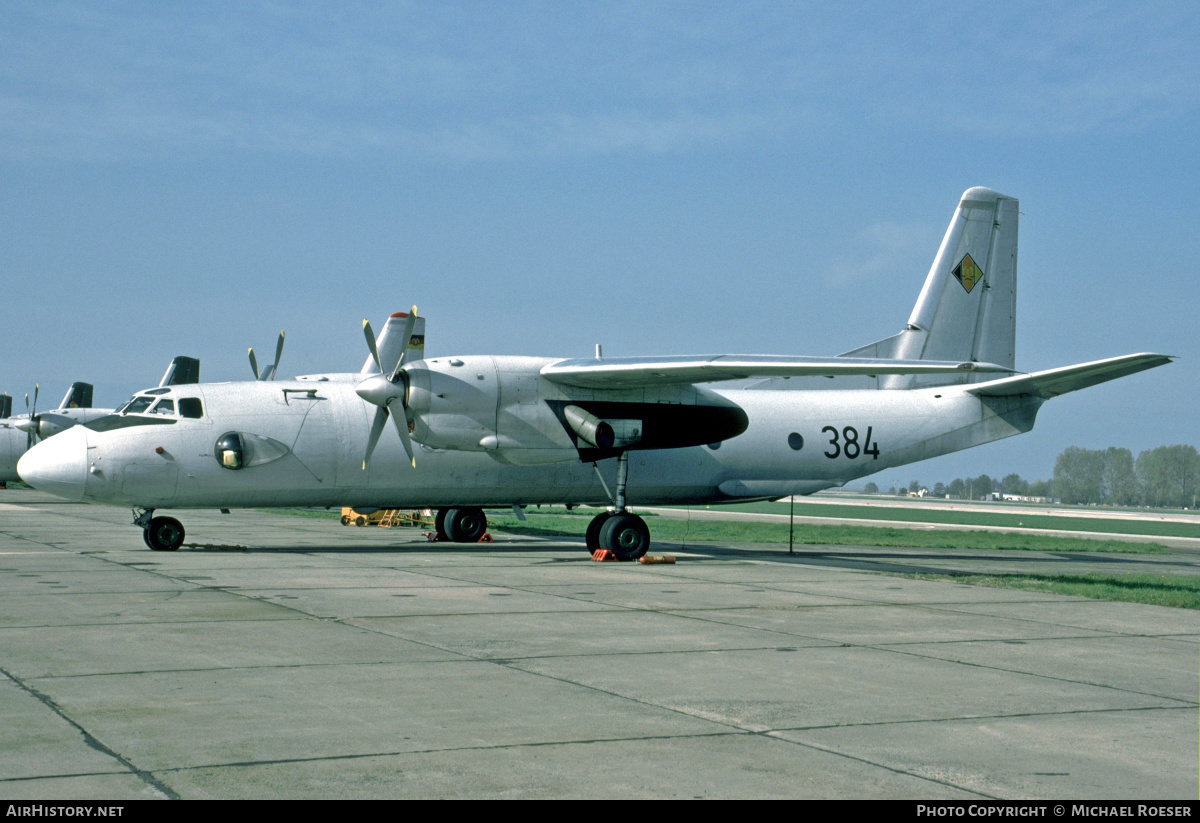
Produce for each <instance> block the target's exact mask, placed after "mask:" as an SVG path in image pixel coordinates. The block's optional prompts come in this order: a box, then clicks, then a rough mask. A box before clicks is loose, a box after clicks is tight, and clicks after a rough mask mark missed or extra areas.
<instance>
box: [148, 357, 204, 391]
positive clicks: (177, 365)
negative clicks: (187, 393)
mask: <svg viewBox="0 0 1200 823" xmlns="http://www.w3.org/2000/svg"><path fill="white" fill-rule="evenodd" d="M199 382H200V361H199V360H197V359H196V358H194V357H188V356H187V355H184V354H181V355H179V356H178V357H176V358H175V359H173V360H172V361H171V365H169V366H167V370H166V371H165V372H163V376H162V380H159V381H158V387H159V388H164V387H166V386H185V385H188V384H191V383H199Z"/></svg>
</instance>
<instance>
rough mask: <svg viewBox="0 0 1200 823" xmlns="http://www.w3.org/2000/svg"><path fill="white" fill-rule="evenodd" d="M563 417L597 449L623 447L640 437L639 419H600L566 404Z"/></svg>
mask: <svg viewBox="0 0 1200 823" xmlns="http://www.w3.org/2000/svg"><path fill="white" fill-rule="evenodd" d="M563 417H565V418H566V420H567V425H569V426H570V427H571V429H572V430H573V431H574V432H575V433H576V434H577V435H579V436H580V437H582V438H583V439H584V440H585V441H586V442H587V443H589V444H591V445H592V446H595V447H596V448H597V449H602V450H605V451H607V450H609V449H623V448H627V447H629V446H632V445H634V444H635V443H637V442H638V441H639V440H641V439H642V421H641V420H611V421H610V420H601V419H600V418H599V417H597V416H596V415H594V414H592V413H591V412H589V411H585V410H584V409H581V408H579V407H578V406H566V407H565V408H564V409H563Z"/></svg>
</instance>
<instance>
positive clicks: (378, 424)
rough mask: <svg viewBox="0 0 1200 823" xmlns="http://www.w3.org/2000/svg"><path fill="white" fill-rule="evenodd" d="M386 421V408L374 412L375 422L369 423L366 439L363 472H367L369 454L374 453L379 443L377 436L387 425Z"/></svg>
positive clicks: (369, 460) (381, 407) (382, 407)
mask: <svg viewBox="0 0 1200 823" xmlns="http://www.w3.org/2000/svg"><path fill="white" fill-rule="evenodd" d="M387 419H388V410H387V406H380V407H379V408H378V409H376V410H375V420H374V422H372V423H371V435H370V437H368V438H367V453H366V455H365V456H364V457H363V464H362V467H363V471H366V470H367V464H368V463H370V462H371V454H372V453H373V452H374V451H375V445H376V444H377V443H378V442H379V435H380V434H382V433H383V427H384V426H386V425H387Z"/></svg>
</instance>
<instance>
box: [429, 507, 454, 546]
mask: <svg viewBox="0 0 1200 823" xmlns="http://www.w3.org/2000/svg"><path fill="white" fill-rule="evenodd" d="M449 511H450V510H449V509H445V508H442V509H438V510H437V514H435V515H434V516H433V533H434V535H435V536H436V537H437V539H438V540H449V539H450V538H449V537H448V536H447V535H446V513H447V512H449Z"/></svg>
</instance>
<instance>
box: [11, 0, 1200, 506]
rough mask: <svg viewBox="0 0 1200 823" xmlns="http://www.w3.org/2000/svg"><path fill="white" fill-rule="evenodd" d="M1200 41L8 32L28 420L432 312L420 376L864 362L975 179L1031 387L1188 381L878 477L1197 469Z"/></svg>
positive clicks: (653, 18)
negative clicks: (699, 357)
mask: <svg viewBox="0 0 1200 823" xmlns="http://www.w3.org/2000/svg"><path fill="white" fill-rule="evenodd" d="M1197 43H1200V5H1198V4H1196V3H1194V2H1176V3H1168V2H1162V3H1157V2H1149V3H1143V4H1137V5H1129V4H1121V3H1046V2H1037V3H1015V2H1014V3H1007V4H1002V6H999V7H997V6H995V5H994V4H993V5H991V6H980V5H978V4H961V3H960V4H954V3H906V4H877V3H866V4H854V3H845V4H832V5H828V6H827V5H825V4H815V3H813V4H809V3H796V2H781V3H752V2H738V3H703V2H696V3H647V2H636V3H587V4H583V3H579V4H569V3H558V2H547V3H532V2H529V3H520V2H513V3H488V2H478V3H475V2H468V3H454V2H437V3H400V2H395V3H341V4H336V5H334V4H329V3H232V2H230V3H211V4H190V3H189V4H185V3H171V2H145V3H140V2H130V3H121V2H107V3H56V2H46V0H39V2H10V3H4V4H2V5H0V190H2V191H3V193H4V196H3V197H0V240H2V242H0V249H2V250H3V255H2V256H0V267H2V268H0V270H2V271H3V272H4V282H5V283H6V284H7V286H8V289H7V291H8V294H9V296H10V299H9V301H8V305H7V310H6V311H5V312H4V314H3V317H4V321H3V328H4V331H5V335H4V336H5V339H6V343H5V346H4V349H3V354H0V390H3V391H7V392H8V393H10V394H12V395H14V397H15V398H16V405H17V406H21V405H23V401H22V399H21V395H22V394H24V393H25V392H27V391H31V390H32V387H33V384H34V383H35V382H40V383H41V386H42V390H43V391H42V397H43V398H47V399H52V400H55V401H56V400H57V399H58V398H59V397H61V396H62V394H63V392H64V391H65V390H66V386H67V384H68V383H69V382H70V381H72V380H76V379H83V380H87V381H89V382H92V383H94V384H95V386H96V402H97V405H115V404H117V403H119V402H121V401H122V400H124V399H125V398H126V397H127V396H128V395H129V394H130V393H132V392H133V391H134V390H135V389H138V388H141V387H144V386H146V385H151V384H153V383H155V382H157V380H158V378H159V376H160V375H161V374H162V372H163V370H164V369H165V367H166V365H167V363H168V362H169V360H170V358H171V357H172V356H174V355H175V354H190V355H193V356H196V357H199V358H200V359H201V361H202V366H201V369H202V376H203V377H204V378H205V379H206V380H230V379H244V378H246V377H248V376H249V374H250V369H249V365H248V361H247V359H246V347H247V346H250V345H253V346H254V347H255V349H256V351H257V352H258V353H259V355H260V360H262V359H264V358H266V359H269V354H270V353H271V351H272V350H273V346H274V341H275V337H276V335H277V334H278V332H279V330H280V329H281V328H283V329H286V330H287V335H288V339H287V347H286V349H285V351H284V360H283V364H282V369H281V370H282V371H283V372H285V373H287V374H296V373H309V372H321V371H346V370H355V369H357V368H358V366H359V365H360V364H361V363H362V360H363V358H364V357H365V354H366V353H365V344H364V343H363V340H362V334H361V330H360V327H361V321H362V318H364V317H367V318H370V319H371V321H372V322H373V323H375V324H376V325H378V324H379V323H381V322H382V320H383V318H384V317H386V315H387V314H389V313H390V312H392V311H398V310H405V309H407V308H408V306H410V305H412V304H414V303H415V304H417V305H418V306H419V307H420V310H421V314H422V315H424V316H426V317H427V318H428V334H427V336H428V351H429V353H430V354H467V353H481V352H488V353H504V354H534V355H551V356H564V357H568V356H570V357H574V356H586V355H590V354H591V352H592V350H593V347H594V345H595V344H596V343H602V344H603V345H604V351H605V353H606V354H607V355H610V356H619V355H639V354H694V353H716V352H737V353H769V354H836V353H838V352H841V351H845V350H847V349H850V348H854V347H856V346H858V345H861V344H864V343H867V342H870V341H872V340H876V339H878V338H881V337H885V336H887V335H890V334H892V333H894V332H896V331H898V330H899V329H900V328H901V327H902V326H903V324H904V322H905V320H906V319H907V317H908V313H909V311H910V309H911V307H912V304H913V302H914V301H915V300H916V296H917V293H918V291H919V289H920V286H921V282H922V280H923V279H924V275H925V273H926V271H927V270H928V268H929V264H930V262H931V260H932V258H933V255H934V252H935V251H936V249H937V244H938V242H939V240H940V238H941V235H942V233H943V231H944V230H945V226H946V223H947V222H948V220H949V218H950V216H951V214H952V212H953V209H954V206H955V204H956V202H957V198H958V197H959V195H960V194H961V193H962V192H963V190H965V189H966V188H968V187H970V186H975V185H985V186H989V187H991V188H994V189H997V190H999V191H1002V192H1004V193H1006V194H1009V195H1012V196H1015V197H1018V198H1019V199H1020V200H1021V211H1022V215H1021V247H1020V268H1019V272H1020V275H1019V276H1020V281H1019V287H1018V319H1017V329H1018V348H1017V357H1018V366H1019V367H1020V368H1022V369H1024V370H1035V369H1041V368H1049V367H1053V366H1058V365H1066V364H1069V363H1073V362H1079V361H1086V360H1093V359H1097V358H1101V357H1107V356H1113V355H1118V354H1124V353H1128V352H1136V351H1158V352H1162V353H1166V354H1172V355H1177V356H1179V358H1180V359H1179V361H1177V362H1176V363H1174V364H1172V365H1170V366H1167V367H1164V368H1161V369H1156V370H1153V371H1151V372H1148V373H1145V374H1142V375H1137V376H1134V377H1131V378H1127V379H1125V380H1122V381H1117V382H1114V383H1110V384H1108V385H1105V386H1102V387H1098V388H1095V389H1091V390H1088V391H1086V392H1080V393H1077V394H1075V395H1070V396H1067V397H1063V398H1059V399H1057V400H1055V401H1052V402H1051V403H1049V404H1047V405H1046V406H1045V407H1044V408H1043V410H1042V412H1041V415H1040V419H1039V422H1038V426H1037V428H1035V430H1034V431H1033V432H1032V433H1030V434H1027V435H1023V436H1021V437H1019V438H1014V439H1010V440H1007V441H1001V442H1000V443H996V444H991V445H988V446H985V447H982V448H980V449H976V450H973V451H970V452H965V453H962V454H959V455H952V456H947V457H943V458H939V459H937V460H933V461H927V462H926V463H923V464H918V465H915V466H910V467H906V468H902V469H898V470H894V471H889V472H885V473H883V474H881V475H879V476H877V477H876V478H874V479H875V480H876V482H879V483H880V485H884V486H886V485H889V484H890V483H892V482H902V483H905V484H907V482H908V481H909V480H911V479H919V480H921V481H922V482H928V483H933V482H935V481H937V480H943V481H949V480H951V479H953V478H954V477H956V476H963V475H967V474H970V475H974V474H979V473H981V472H986V473H988V474H992V475H1003V474H1007V473H1009V472H1010V471H1015V472H1017V473H1019V474H1021V475H1023V476H1025V477H1027V478H1028V479H1036V478H1038V477H1048V476H1049V475H1050V473H1051V472H1052V470H1053V463H1054V458H1055V456H1056V455H1057V454H1058V453H1059V452H1060V451H1061V450H1062V449H1064V448H1065V447H1067V446H1070V445H1079V446H1085V447H1088V448H1105V447H1108V446H1113V445H1115V446H1123V447H1126V448H1130V449H1131V450H1133V452H1134V454H1135V455H1136V453H1137V452H1138V451H1140V450H1142V449H1145V448H1151V447H1153V446H1157V445H1163V444H1172V443H1192V444H1200V437H1197V436H1196V434H1195V426H1194V422H1195V420H1196V417H1197V415H1196V411H1195V410H1196V409H1197V408H1200V380H1197V365H1196V364H1197V363H1200V356H1198V355H1200V351H1198V348H1200V347H1198V346H1197V334H1196V332H1195V322H1194V319H1193V318H1194V315H1195V314H1196V311H1197V304H1198V302H1200V301H1198V300H1197V298H1198V297H1200V287H1198V286H1197V284H1196V283H1197V278H1196V276H1195V274H1194V273H1193V269H1194V268H1195V266H1196V260H1197V259H1198V258H1200V240H1198V239H1197V237H1198V221H1197V208H1198V207H1197V205H1196V203H1195V198H1194V195H1187V192H1194V191H1195V189H1196V184H1197V182H1198V174H1197V172H1198V170H1200V160H1198V159H1197V155H1198V152H1197V146H1198V145H1200V141H1198V140H1197V134H1198V132H1200V49H1198V48H1197V47H1196V44H1197ZM1181 191H1182V192H1184V193H1185V195H1187V196H1185V195H1180V194H1179V192H1181ZM45 402H47V401H46V400H43V403H45Z"/></svg>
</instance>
